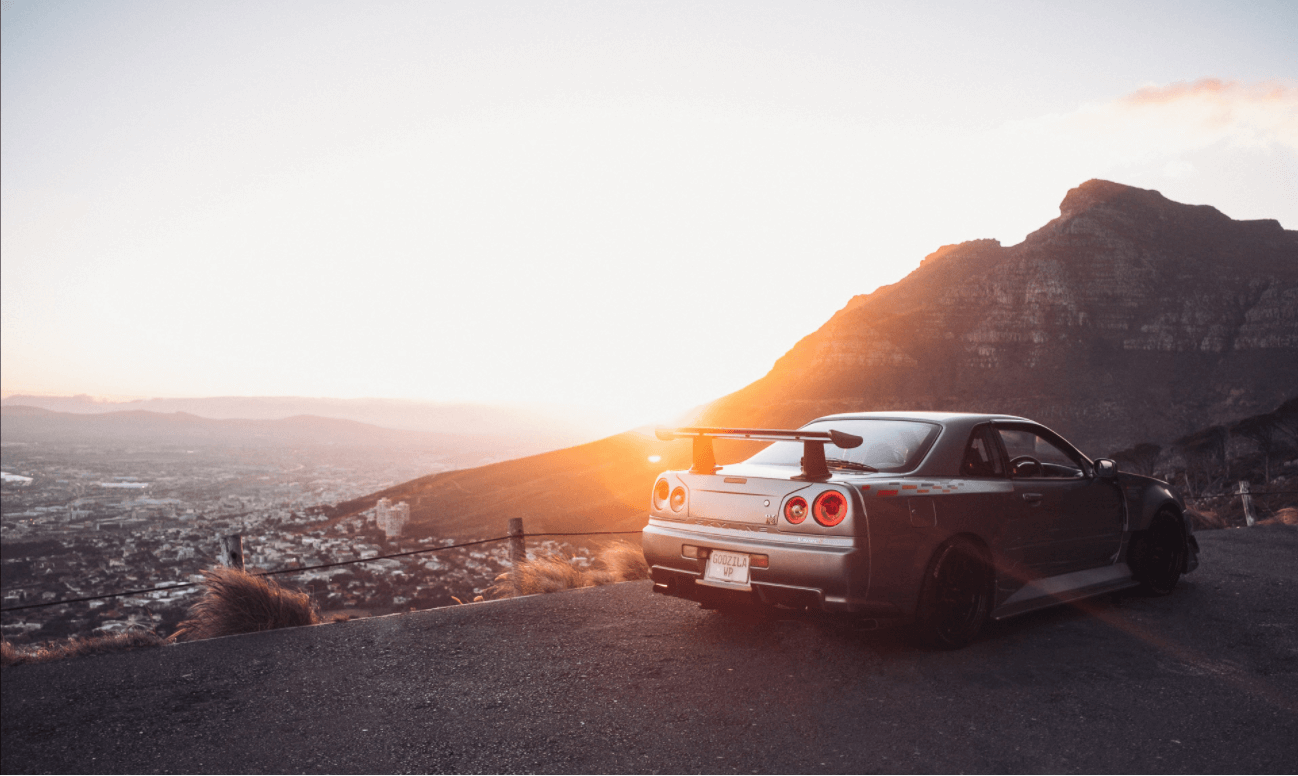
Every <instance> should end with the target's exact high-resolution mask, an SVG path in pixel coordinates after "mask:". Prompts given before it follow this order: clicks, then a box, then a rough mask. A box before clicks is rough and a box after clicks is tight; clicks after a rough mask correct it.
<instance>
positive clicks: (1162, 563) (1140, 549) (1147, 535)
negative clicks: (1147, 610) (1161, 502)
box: [1127, 511, 1186, 596]
mask: <svg viewBox="0 0 1298 776" xmlns="http://www.w3.org/2000/svg"><path fill="white" fill-rule="evenodd" d="M1185 553H1186V548H1185V527H1184V525H1183V524H1182V522H1181V518H1180V517H1179V516H1177V515H1176V514H1174V513H1172V512H1169V511H1163V512H1159V513H1158V514H1157V515H1155V516H1154V521H1153V522H1152V523H1150V525H1149V528H1147V529H1145V530H1144V531H1137V532H1136V533H1135V534H1134V535H1133V536H1132V537H1131V549H1130V550H1129V551H1128V552H1127V565H1128V566H1130V567H1131V575H1132V576H1133V577H1134V578H1135V579H1136V581H1137V582H1139V583H1140V590H1141V592H1143V593H1145V594H1146V595H1159V596H1161V595H1168V594H1169V593H1171V592H1172V590H1173V589H1175V588H1176V583H1177V582H1178V581H1180V579H1181V572H1182V571H1183V570H1184V569H1185Z"/></svg>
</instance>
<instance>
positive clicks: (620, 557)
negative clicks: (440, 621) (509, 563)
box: [457, 542, 649, 600]
mask: <svg viewBox="0 0 1298 776" xmlns="http://www.w3.org/2000/svg"><path fill="white" fill-rule="evenodd" d="M648 578H649V564H648V563H646V562H645V559H644V552H643V551H642V550H641V549H640V548H639V547H637V546H636V545H634V544H631V543H630V542H615V543H613V544H610V545H609V546H607V547H605V548H604V549H603V550H601V551H600V553H599V557H598V558H596V560H595V567H594V568H592V569H589V570H586V569H582V568H581V567H579V566H578V565H577V563H576V562H575V561H574V560H573V559H572V558H570V557H568V556H567V555H542V556H540V557H537V558H533V559H532V560H528V561H524V562H522V563H520V564H518V566H517V567H516V568H512V569H510V570H509V571H506V572H505V573H504V574H501V575H500V576H498V577H496V584H494V585H492V586H491V587H490V588H488V589H487V594H488V595H489V596H491V597H492V598H509V597H511V596H516V595H533V594H535V593H557V592H559V591H560V590H571V589H573V588H577V587H594V586H596V585H609V584H613V583H615V582H630V581H632V580H636V579H648ZM457 600H458V599H457Z"/></svg>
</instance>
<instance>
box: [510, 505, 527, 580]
mask: <svg viewBox="0 0 1298 776" xmlns="http://www.w3.org/2000/svg"><path fill="white" fill-rule="evenodd" d="M525 560H527V543H526V542H525V541H524V540H523V518H521V517H511V518H509V565H511V566H513V567H515V568H517V567H518V564H520V563H522V562H523V561H525Z"/></svg>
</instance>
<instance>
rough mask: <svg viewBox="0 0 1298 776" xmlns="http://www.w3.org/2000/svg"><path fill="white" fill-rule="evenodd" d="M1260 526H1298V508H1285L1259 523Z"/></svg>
mask: <svg viewBox="0 0 1298 776" xmlns="http://www.w3.org/2000/svg"><path fill="white" fill-rule="evenodd" d="M1257 524H1258V525H1298V507H1285V508H1284V509H1280V510H1277V511H1276V513H1275V514H1274V515H1272V516H1271V517H1268V518H1267V519H1265V520H1259V521H1257Z"/></svg>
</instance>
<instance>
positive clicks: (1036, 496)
mask: <svg viewBox="0 0 1298 776" xmlns="http://www.w3.org/2000/svg"><path fill="white" fill-rule="evenodd" d="M1023 500H1024V501H1026V502H1028V503H1029V504H1040V503H1041V494H1040V493H1024V494H1023Z"/></svg>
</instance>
